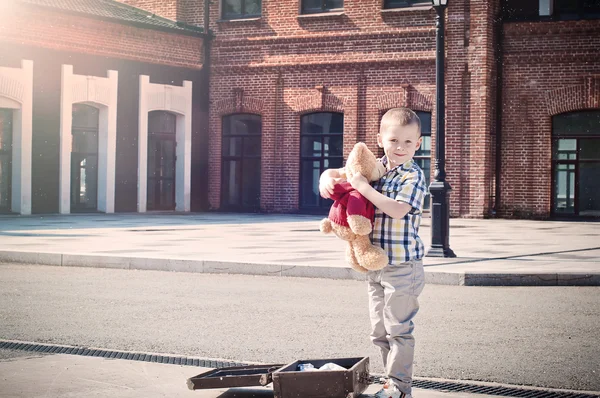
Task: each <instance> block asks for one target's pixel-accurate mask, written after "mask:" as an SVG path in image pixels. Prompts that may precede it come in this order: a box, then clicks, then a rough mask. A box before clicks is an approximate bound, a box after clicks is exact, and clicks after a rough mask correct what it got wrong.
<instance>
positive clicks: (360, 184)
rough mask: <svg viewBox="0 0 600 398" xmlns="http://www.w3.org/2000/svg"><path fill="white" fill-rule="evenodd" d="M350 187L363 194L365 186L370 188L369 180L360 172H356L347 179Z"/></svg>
mask: <svg viewBox="0 0 600 398" xmlns="http://www.w3.org/2000/svg"><path fill="white" fill-rule="evenodd" d="M348 182H349V183H350V185H352V188H354V189H356V190H357V191H358V192H360V193H362V194H364V190H365V188H371V185H370V184H369V181H368V180H367V179H366V177H365V176H363V175H362V174H360V173H356V174H355V175H353V176H352V178H351V179H349V180H348Z"/></svg>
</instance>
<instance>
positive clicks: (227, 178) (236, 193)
mask: <svg viewBox="0 0 600 398" xmlns="http://www.w3.org/2000/svg"><path fill="white" fill-rule="evenodd" d="M241 176H242V161H241V160H230V161H225V162H223V187H222V191H223V204H224V205H225V206H239V205H240V204H241V195H240V180H241Z"/></svg>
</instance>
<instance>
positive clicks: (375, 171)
mask: <svg viewBox="0 0 600 398" xmlns="http://www.w3.org/2000/svg"><path fill="white" fill-rule="evenodd" d="M385 172H386V170H385V166H384V165H383V164H382V163H381V162H378V161H377V158H376V157H375V155H374V154H373V152H371V151H370V150H369V148H367V146H366V145H365V143H364V142H357V143H356V144H355V145H354V148H353V149H352V151H351V152H350V154H349V155H348V160H347V161H346V176H347V178H352V176H353V175H354V174H356V173H360V174H362V175H363V176H365V178H366V179H367V180H369V181H377V180H378V179H380V178H381V177H382V176H383V175H384V174H385Z"/></svg>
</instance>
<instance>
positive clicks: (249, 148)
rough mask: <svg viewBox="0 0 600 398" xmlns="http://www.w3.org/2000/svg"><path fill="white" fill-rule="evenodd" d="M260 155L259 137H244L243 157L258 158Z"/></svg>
mask: <svg viewBox="0 0 600 398" xmlns="http://www.w3.org/2000/svg"><path fill="white" fill-rule="evenodd" d="M260 153H261V137H260V136H259V135H258V136H256V135H255V136H249V137H244V156H256V157H260Z"/></svg>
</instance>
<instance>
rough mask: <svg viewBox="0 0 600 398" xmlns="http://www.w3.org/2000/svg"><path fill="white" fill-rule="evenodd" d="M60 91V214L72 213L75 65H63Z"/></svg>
mask: <svg viewBox="0 0 600 398" xmlns="http://www.w3.org/2000/svg"><path fill="white" fill-rule="evenodd" d="M61 80H62V83H61V90H60V150H59V159H60V160H59V162H60V166H59V177H58V180H59V189H58V212H59V213H60V214H69V213H70V212H71V148H72V140H73V137H72V133H71V130H72V124H73V90H72V87H73V65H63V66H62V72H61Z"/></svg>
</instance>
